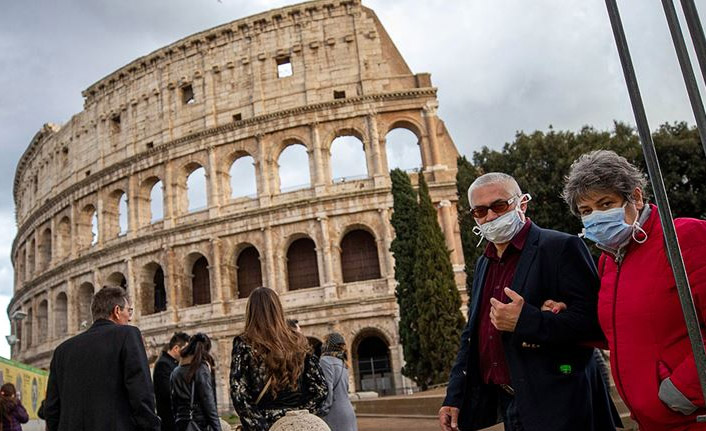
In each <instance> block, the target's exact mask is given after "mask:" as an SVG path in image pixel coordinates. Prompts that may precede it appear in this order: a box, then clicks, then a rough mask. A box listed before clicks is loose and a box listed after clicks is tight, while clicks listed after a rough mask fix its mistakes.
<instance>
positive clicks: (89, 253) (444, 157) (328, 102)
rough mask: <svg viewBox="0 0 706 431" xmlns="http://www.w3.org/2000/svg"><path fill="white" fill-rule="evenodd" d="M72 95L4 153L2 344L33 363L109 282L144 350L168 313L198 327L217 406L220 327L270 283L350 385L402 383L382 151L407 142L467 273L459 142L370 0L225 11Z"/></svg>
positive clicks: (161, 332) (81, 318) (395, 157)
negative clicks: (343, 342) (330, 347)
mask: <svg viewBox="0 0 706 431" xmlns="http://www.w3.org/2000/svg"><path fill="white" fill-rule="evenodd" d="M83 97H84V99H85V103H84V110H83V111H81V112H80V113H78V114H76V115H74V116H73V117H72V118H71V119H70V120H69V121H68V122H67V123H66V124H64V125H61V126H59V125H54V124H46V125H44V127H42V128H41V130H40V131H39V132H38V133H37V134H36V135H35V136H34V137H33V138H32V140H31V142H30V144H29V147H28V148H27V150H26V151H25V153H24V154H23V155H22V158H21V159H20V161H19V163H18V165H17V172H16V174H15V182H14V198H15V204H16V213H17V224H18V233H17V237H16V238H15V241H14V244H13V247H12V259H13V263H14V268H15V286H14V288H15V291H14V292H15V293H14V297H13V299H12V302H11V304H10V306H9V308H8V314H9V316H10V318H11V323H12V331H13V335H14V336H15V337H16V339H17V340H15V341H14V344H13V346H12V356H13V358H14V359H18V360H20V361H23V362H26V363H29V364H32V365H34V366H38V367H47V366H48V364H49V361H50V359H51V355H52V351H53V349H54V348H55V347H56V346H57V345H58V344H59V343H60V342H62V340H65V339H66V338H67V337H69V336H71V335H73V334H76V333H77V332H79V331H81V330H83V329H84V328H85V327H86V326H87V325H90V320H91V319H90V299H91V296H92V294H93V293H94V291H95V290H96V289H98V288H100V287H101V286H103V285H120V286H123V287H125V288H127V289H128V291H129V292H130V294H131V296H132V298H133V301H134V317H133V324H135V325H137V326H139V327H140V329H141V330H142V331H143V334H144V336H145V343H146V345H147V349H148V355H150V357H151V359H154V358H156V356H157V354H158V352H159V350H160V349H161V347H162V345H163V344H164V343H165V342H166V341H167V340H168V339H169V337H170V336H171V334H172V333H173V332H174V331H175V330H183V331H187V332H190V333H193V332H195V331H203V332H206V333H208V334H210V335H211V336H212V337H213V339H214V346H215V347H214V349H215V353H216V357H217V359H218V364H219V371H218V379H219V389H218V390H219V398H220V400H221V402H220V405H221V406H223V407H224V408H225V409H227V406H228V405H229V403H228V402H227V401H225V400H227V399H228V396H227V370H228V367H229V364H230V359H229V354H230V348H231V340H232V337H233V336H234V335H235V334H236V333H237V332H238V331H239V330H241V329H242V327H243V315H244V309H245V304H246V301H247V299H246V298H247V296H248V293H249V292H250V291H251V290H252V289H253V288H254V287H257V286H269V287H271V288H273V289H275V290H277V291H278V292H279V293H280V294H281V297H282V300H283V303H284V304H285V307H286V311H287V312H288V313H289V315H290V316H291V317H293V318H297V319H298V320H299V322H300V324H301V326H302V328H303V331H304V332H305V333H306V334H307V335H308V336H310V337H311V340H312V342H314V343H315V342H316V341H317V340H321V339H322V338H323V336H324V335H325V334H326V333H327V332H329V331H331V330H337V331H340V332H341V333H343V334H344V335H345V336H346V338H347V340H348V342H349V346H350V349H351V352H350V353H351V358H352V363H353V370H352V375H353V377H352V382H351V383H352V387H354V388H355V389H356V390H377V391H379V392H382V393H395V392H396V393H399V392H402V391H404V390H405V389H406V388H408V387H409V382H408V381H406V379H403V378H402V376H401V374H400V369H401V366H402V364H403V356H402V349H401V347H400V345H399V340H398V335H397V320H398V310H397V305H396V301H395V296H394V286H395V282H394V277H393V271H394V261H393V259H392V256H391V254H390V252H389V248H390V242H391V240H392V238H393V235H394V231H393V230H392V227H391V225H390V222H389V221H390V215H391V208H392V196H391V193H390V179H389V169H391V168H392V167H395V166H400V165H404V162H405V160H407V162H409V160H418V162H416V164H417V165H418V166H403V167H405V168H414V167H417V168H420V170H421V172H423V174H424V175H425V177H426V178H427V180H428V181H429V183H430V188H431V194H432V199H433V200H434V202H435V203H436V204H437V206H438V211H439V222H440V224H441V226H442V228H443V230H444V232H445V237H446V241H447V244H448V247H449V249H450V250H451V259H452V262H453V264H454V268H455V271H456V273H457V283H458V285H459V288H462V286H463V275H462V268H463V266H462V264H463V257H462V253H461V247H460V238H459V234H458V225H457V223H456V206H455V201H456V191H455V174H456V157H457V150H456V148H455V147H454V144H453V142H452V140H451V138H450V137H449V135H448V133H447V131H446V129H445V127H444V124H443V122H442V121H441V120H440V119H439V118H438V117H437V114H436V112H437V106H438V103H437V99H436V89H435V88H434V87H433V86H432V83H431V79H430V75H429V74H426V73H421V74H413V73H412V72H411V71H410V69H409V67H408V66H407V64H406V63H405V61H404V59H403V58H402V57H401V55H400V53H399V52H398V51H397V49H396V48H395V46H394V44H393V43H392V41H391V40H390V37H389V36H388V34H387V33H386V31H385V29H384V28H383V27H382V25H381V23H380V21H379V20H378V18H377V17H376V15H375V13H374V12H373V11H372V10H370V9H368V8H366V7H364V6H362V5H361V4H360V1H359V0H323V1H313V2H308V3H302V4H298V5H294V6H290V7H285V8H281V9H277V10H272V11H269V12H265V13H262V14H259V15H255V16H252V17H249V18H244V19H240V20H237V21H233V22H230V23H228V24H224V25H222V26H219V27H216V28H212V29H210V30H206V31H203V32H201V33H197V34H194V35H192V36H189V37H186V38H184V39H182V40H179V41H177V42H175V43H173V44H171V45H169V46H166V47H164V48H161V49H159V50H157V51H155V52H152V53H151V54H148V55H146V56H144V57H140V58H138V59H137V60H135V61H133V62H131V63H130V64H128V65H126V66H124V67H122V68H120V69H119V70H117V71H115V72H113V73H111V74H110V75H108V76H106V77H104V78H102V79H101V80H99V81H98V82H96V83H95V84H93V85H91V86H90V87H89V88H88V89H86V90H85V91H84V92H83ZM400 131H402V132H400ZM404 131H406V132H404ZM396 133H398V134H399V136H404V133H407V134H408V135H409V136H411V137H412V140H411V141H405V140H404V139H401V138H400V139H392V136H396V135H395V134H396ZM410 142H411V143H410ZM396 146H397V147H399V148H397V147H396ZM290 153H291V154H290ZM287 154H289V155H287ZM410 154H411V156H410ZM401 155H402V156H401ZM410 157H411V158H410ZM415 158H416V159H415ZM412 164H413V165H414V164H415V163H412ZM356 169H357V170H358V175H355V176H350V175H346V174H347V173H350V172H352V171H355V170H356ZM337 170H338V171H342V172H343V175H340V174H337V172H336V171H337ZM416 175H417V174H416V173H412V177H413V179H414V178H416ZM292 179H293V180H292ZM297 179H299V182H298V183H296V181H297ZM288 180H292V181H294V182H295V183H296V184H287V181H288ZM290 183H291V181H290ZM199 200H201V201H202V202H201V203H198V201H199ZM87 354H90V352H87Z"/></svg>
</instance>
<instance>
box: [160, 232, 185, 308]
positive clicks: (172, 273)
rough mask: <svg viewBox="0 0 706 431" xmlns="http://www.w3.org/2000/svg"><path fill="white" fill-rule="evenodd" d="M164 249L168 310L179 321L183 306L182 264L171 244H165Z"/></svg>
mask: <svg viewBox="0 0 706 431" xmlns="http://www.w3.org/2000/svg"><path fill="white" fill-rule="evenodd" d="M163 250H164V263H165V268H164V269H163V270H164V286H165V288H166V290H167V312H169V313H170V314H171V315H172V319H173V320H174V322H178V321H179V308H181V303H182V300H181V297H180V295H179V291H180V290H181V284H182V282H181V273H182V272H181V271H179V268H181V265H178V264H177V261H176V254H175V253H174V249H173V248H171V247H169V246H166V245H165V246H163Z"/></svg>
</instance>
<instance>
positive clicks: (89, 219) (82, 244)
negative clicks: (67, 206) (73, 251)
mask: <svg viewBox="0 0 706 431" xmlns="http://www.w3.org/2000/svg"><path fill="white" fill-rule="evenodd" d="M77 224H78V240H79V249H81V250H83V249H87V248H90V247H91V246H93V245H95V244H96V243H98V235H99V232H98V212H97V211H96V207H94V206H93V205H91V204H88V205H86V206H85V207H83V209H82V210H81V214H80V216H79V220H78V223H77Z"/></svg>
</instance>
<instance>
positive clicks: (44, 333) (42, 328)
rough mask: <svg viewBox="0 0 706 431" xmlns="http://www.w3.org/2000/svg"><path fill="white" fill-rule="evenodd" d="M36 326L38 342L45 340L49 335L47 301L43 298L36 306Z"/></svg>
mask: <svg viewBox="0 0 706 431" xmlns="http://www.w3.org/2000/svg"><path fill="white" fill-rule="evenodd" d="M37 326H38V327H39V328H38V331H39V334H38V335H39V342H40V343H43V342H45V341H47V339H48V335H49V303H48V302H47V300H46V299H45V300H43V301H42V302H40V303H39V308H37Z"/></svg>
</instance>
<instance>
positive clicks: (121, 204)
mask: <svg viewBox="0 0 706 431" xmlns="http://www.w3.org/2000/svg"><path fill="white" fill-rule="evenodd" d="M129 227H130V226H129V221H128V206H127V194H125V193H123V194H122V195H120V199H119V200H118V236H122V235H125V234H127V231H128V229H129Z"/></svg>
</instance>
